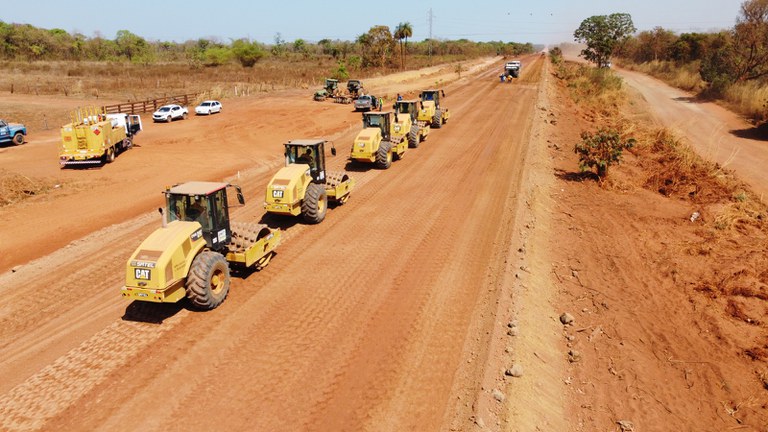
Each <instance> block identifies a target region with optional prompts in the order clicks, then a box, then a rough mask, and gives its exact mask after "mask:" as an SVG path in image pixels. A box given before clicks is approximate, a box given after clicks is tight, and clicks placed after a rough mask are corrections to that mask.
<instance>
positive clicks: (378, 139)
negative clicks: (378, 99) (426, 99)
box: [349, 111, 411, 169]
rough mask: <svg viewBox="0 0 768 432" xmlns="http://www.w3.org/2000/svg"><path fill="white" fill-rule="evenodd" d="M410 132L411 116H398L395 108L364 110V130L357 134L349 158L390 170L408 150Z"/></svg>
mask: <svg viewBox="0 0 768 432" xmlns="http://www.w3.org/2000/svg"><path fill="white" fill-rule="evenodd" d="M410 131H411V117H410V116H408V115H403V116H399V115H398V114H397V113H396V112H395V111H372V112H366V113H363V130H361V131H360V132H359V133H358V134H357V137H355V141H354V142H353V143H352V149H351V151H350V154H349V158H350V159H351V160H353V161H356V162H364V163H373V164H375V166H376V167H377V168H380V169H387V168H389V167H390V166H391V165H392V161H393V160H396V159H400V158H402V157H403V155H404V154H405V151H406V150H407V149H408V140H406V138H405V137H406V134H408V133H410Z"/></svg>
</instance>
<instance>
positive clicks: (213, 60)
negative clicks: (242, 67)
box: [203, 46, 232, 66]
mask: <svg viewBox="0 0 768 432" xmlns="http://www.w3.org/2000/svg"><path fill="white" fill-rule="evenodd" d="M231 58H232V51H230V50H229V49H227V48H226V47H218V46H215V47H211V48H208V49H206V50H205V52H204V53H203V64H204V65H206V66H221V65H223V64H226V63H227V62H228V61H229V60H230V59H231Z"/></svg>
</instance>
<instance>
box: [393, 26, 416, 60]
mask: <svg viewBox="0 0 768 432" xmlns="http://www.w3.org/2000/svg"><path fill="white" fill-rule="evenodd" d="M411 36H413V27H412V26H411V23H409V22H408V21H406V22H404V23H400V24H398V25H397V27H395V34H394V38H395V39H397V41H398V42H399V43H400V67H401V68H403V69H405V60H406V58H407V56H408V38H409V37H411ZM403 40H405V44H403Z"/></svg>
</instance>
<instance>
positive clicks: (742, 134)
mask: <svg viewBox="0 0 768 432" xmlns="http://www.w3.org/2000/svg"><path fill="white" fill-rule="evenodd" d="M617 73H618V74H619V75H620V76H621V77H623V78H624V79H625V80H626V82H627V84H629V85H630V86H632V87H633V88H634V89H635V90H637V91H639V92H640V94H642V96H643V98H645V100H646V101H647V102H648V104H649V106H650V107H651V113H652V114H653V115H654V116H655V118H656V120H657V121H658V122H659V123H660V124H662V125H664V126H667V127H669V128H671V129H672V130H675V131H676V132H677V133H678V134H679V135H680V136H683V137H685V138H686V140H687V141H688V142H690V143H691V145H692V146H693V147H694V148H695V149H696V151H697V152H698V153H699V154H700V155H702V156H704V157H706V158H708V159H711V160H713V161H715V162H718V163H719V164H720V165H721V166H723V167H725V168H728V169H732V170H734V171H736V172H737V173H738V175H739V177H740V178H741V179H742V180H744V181H745V182H747V183H748V184H749V185H750V186H751V187H752V188H753V189H754V191H755V192H757V193H758V195H762V196H768V171H767V170H766V169H765V167H766V166H767V165H768V147H767V146H766V145H765V144H766V143H765V140H764V139H760V137H759V136H758V134H757V133H756V132H755V128H754V125H752V124H750V123H748V122H747V121H745V120H744V119H742V118H740V117H739V116H738V115H736V114H734V113H732V112H730V111H728V110H726V109H725V108H723V107H721V106H719V105H717V104H715V103H713V102H699V101H696V99H695V97H694V96H693V95H692V94H690V93H687V92H684V91H682V90H680V89H676V88H674V87H670V86H668V85H666V84H664V83H663V82H661V81H659V80H657V79H655V78H653V77H649V76H647V75H644V74H641V73H638V72H633V71H629V70H624V69H618V70H617Z"/></svg>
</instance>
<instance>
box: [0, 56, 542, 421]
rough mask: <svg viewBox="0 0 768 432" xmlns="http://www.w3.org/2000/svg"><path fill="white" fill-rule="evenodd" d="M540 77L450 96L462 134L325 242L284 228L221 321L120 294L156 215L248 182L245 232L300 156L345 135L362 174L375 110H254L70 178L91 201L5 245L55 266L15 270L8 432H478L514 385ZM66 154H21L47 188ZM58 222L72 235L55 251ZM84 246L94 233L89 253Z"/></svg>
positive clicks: (169, 129)
mask: <svg viewBox="0 0 768 432" xmlns="http://www.w3.org/2000/svg"><path fill="white" fill-rule="evenodd" d="M540 66H541V60H540V59H538V58H536V60H535V61H534V60H533V58H531V62H530V66H529V67H528V68H527V69H526V71H524V74H523V77H522V78H521V79H520V80H519V81H518V82H515V83H514V84H512V85H507V86H506V87H503V88H499V87H498V86H499V84H498V83H497V82H496V81H497V79H496V75H497V73H496V72H497V70H496V69H495V68H494V69H490V70H488V71H483V72H476V73H475V74H473V75H472V76H471V79H467V78H464V79H462V80H461V81H459V82H457V83H455V84H453V85H450V86H447V87H446V93H447V95H448V97H447V98H446V100H445V102H444V104H445V105H446V106H447V107H449V108H450V110H451V111H452V112H453V117H452V118H451V120H450V121H449V122H448V124H446V125H445V126H444V127H443V128H442V129H439V130H433V131H432V134H431V135H430V136H429V139H428V140H427V141H426V142H424V143H423V144H422V145H421V146H420V147H419V148H418V149H411V150H409V151H408V152H407V153H406V154H405V158H404V159H403V160H401V161H397V162H395V163H394V164H393V166H392V168H390V169H389V170H387V171H379V170H373V169H368V168H366V167H358V166H350V167H348V168H350V170H351V171H352V174H353V175H354V176H355V177H356V178H357V181H358V187H357V189H356V190H355V191H354V193H353V195H352V197H351V199H350V201H349V202H348V203H347V204H346V205H344V206H342V207H338V208H333V209H331V210H330V211H329V213H328V216H327V218H326V220H325V221H324V222H323V223H322V224H320V225H318V226H306V225H303V224H292V223H287V224H286V223H285V222H280V223H281V224H282V225H287V232H286V241H285V243H284V244H283V245H282V246H281V247H280V249H279V252H278V256H276V257H275V259H274V260H273V261H272V263H271V264H270V266H269V267H267V269H265V270H264V271H262V272H259V273H255V274H251V275H248V276H247V277H244V278H236V279H234V281H233V284H232V290H231V292H230V296H229V298H228V299H227V301H226V302H225V303H224V304H223V305H222V307H220V308H218V309H216V310H215V311H212V312H209V313H196V312H190V311H188V310H186V309H182V308H179V307H177V306H176V305H170V306H165V307H163V306H158V305H149V307H146V306H145V305H141V304H136V305H128V304H127V303H125V302H124V301H123V300H122V299H121V298H120V297H119V295H118V291H119V287H120V285H121V283H122V279H123V272H124V265H125V260H126V257H127V256H129V254H130V252H131V251H132V250H133V249H134V248H135V247H136V245H137V244H138V243H139V242H140V241H141V239H143V238H144V237H145V236H146V235H147V234H148V233H149V232H151V230H153V229H154V228H155V227H156V226H157V225H158V218H157V216H156V214H155V213H147V211H146V209H147V208H151V207H152V206H158V205H161V204H162V203H161V199H160V198H161V196H160V194H159V191H160V190H162V188H163V187H164V186H165V185H166V184H170V183H173V182H178V181H185V180H191V179H193V178H195V179H200V178H201V177H203V178H204V179H218V178H222V177H225V176H227V175H230V174H232V173H233V172H237V171H240V176H239V180H238V181H237V182H238V183H239V184H240V185H241V186H243V189H244V192H245V194H246V197H247V198H250V200H251V201H250V203H249V204H248V205H247V206H246V207H243V208H240V209H238V210H237V211H235V212H234V214H233V219H235V220H244V221H257V220H260V219H262V217H263V210H262V209H261V205H260V203H261V195H260V194H261V193H263V192H262V190H263V188H264V185H265V184H266V182H267V180H268V178H269V176H270V175H271V174H272V172H273V171H274V170H275V168H276V167H277V166H278V165H279V164H280V157H279V152H280V144H281V143H282V142H283V141H285V140H287V139H290V138H298V137H308V136H329V137H331V138H333V139H334V142H335V144H336V146H337V148H338V149H339V153H340V155H341V156H337V157H336V158H330V161H331V162H330V163H331V166H332V167H336V168H344V166H345V164H346V161H345V160H344V159H345V158H344V154H345V152H346V149H347V148H348V143H349V142H351V140H352V137H353V136H354V132H355V131H354V129H356V128H357V127H358V126H357V125H358V122H359V114H355V113H353V112H351V110H350V109H349V107H348V106H342V105H335V104H331V103H326V104H317V103H314V102H312V101H310V100H309V98H308V97H307V95H306V94H304V93H301V94H299V93H298V92H297V93H296V94H294V95H291V94H283V95H281V97H280V98H274V97H270V98H256V99H253V100H243V101H242V102H238V103H231V104H225V107H224V109H225V113H224V114H222V115H220V116H218V115H217V116H213V117H210V118H193V119H190V120H187V121H181V122H176V123H172V124H168V125H155V127H152V128H148V129H147V131H146V132H145V133H144V134H143V136H140V139H139V140H137V141H138V142H140V143H141V147H140V148H138V149H136V150H131V151H129V152H127V153H126V154H124V155H122V156H120V157H119V158H118V160H117V161H116V162H115V163H114V164H111V165H109V166H107V167H105V168H104V169H103V171H102V172H104V174H102V172H100V171H94V172H92V174H93V177H94V178H91V179H88V180H81V178H82V174H84V172H82V171H71V172H69V171H64V172H62V173H61V174H60V175H61V176H62V177H63V178H64V179H65V180H66V179H69V180H71V179H72V178H75V177H77V178H78V181H80V182H81V183H80V184H81V186H80V187H81V188H82V189H88V190H89V193H88V194H84V193H78V192H73V193H71V195H69V196H67V194H66V193H64V192H62V193H61V194H60V195H61V196H59V195H56V194H53V195H51V196H49V197H42V198H40V200H39V201H33V202H30V203H27V204H24V205H22V206H19V207H18V208H15V209H14V210H13V211H6V212H5V213H3V217H4V219H3V220H4V223H3V225H2V229H3V230H4V231H5V232H4V233H0V234H2V235H4V236H7V237H5V238H10V239H11V241H19V242H26V244H35V245H37V244H41V245H44V246H43V248H45V249H47V250H52V251H54V252H53V253H51V254H49V255H46V256H44V257H43V258H41V259H37V260H35V261H32V262H31V263H29V264H26V265H24V266H23V267H21V268H20V269H18V271H17V272H15V273H10V272H6V273H4V274H3V275H0V287H2V288H0V289H2V290H3V295H4V297H5V301H4V302H3V304H2V306H0V324H2V325H0V352H2V356H1V358H0V394H2V396H0V419H1V420H0V422H2V423H0V424H1V426H0V428H1V429H8V430H34V429H41V428H42V429H46V430H83V429H90V430H94V429H101V430H112V429H124V430H125V429H128V430H382V429H387V430H438V429H447V428H451V427H453V428H457V429H461V430H466V428H467V427H468V425H470V424H471V422H472V419H473V418H474V413H475V411H476V409H477V408H476V407H474V406H473V405H475V404H476V403H477V404H480V405H484V404H489V402H488V400H489V398H490V396H489V390H488V388H489V386H493V385H496V386H497V387H498V388H502V389H503V382H501V381H500V377H499V375H500V374H498V371H499V370H500V368H501V367H502V364H503V360H502V358H500V354H499V352H497V351H500V349H499V348H500V347H499V346H498V344H496V343H494V342H493V339H494V338H497V337H498V334H497V333H498V331H499V330H498V329H497V327H498V326H499V323H498V322H497V319H498V316H497V315H498V314H497V312H498V310H500V308H501V307H502V306H503V305H507V306H508V303H509V302H510V300H509V299H510V295H509V294H510V293H509V290H510V289H511V284H510V283H509V280H510V279H512V278H513V277H512V273H511V271H512V270H511V268H510V265H511V264H508V263H507V261H508V254H509V251H511V250H513V247H512V242H513V241H514V239H515V238H516V236H517V232H516V226H517V225H516V223H517V221H516V215H517V213H518V210H519V208H518V206H519V205H520V201H519V199H518V193H519V189H520V187H521V183H522V181H521V179H522V178H523V175H524V173H525V170H524V169H522V167H524V166H525V160H526V154H527V153H526V151H527V146H526V144H527V142H528V138H529V130H530V127H531V121H532V120H531V119H532V118H533V116H532V114H533V112H534V109H535V106H536V98H537V85H538V82H539V76H540V75H541V68H540ZM203 125H205V126H203ZM51 142H54V140H51ZM52 147H53V144H51V143H50V142H49V143H48V144H47V145H46V143H45V142H40V143H36V144H31V145H29V146H27V147H20V148H18V149H13V150H18V151H14V152H7V153H8V154H6V155H5V156H6V157H7V158H8V159H9V160H10V162H9V163H11V164H13V166H14V167H17V169H26V170H28V171H27V172H37V175H46V173H47V172H50V171H51V170H58V167H56V166H55V165H54V164H55V160H54V161H52V162H51V163H50V165H40V164H39V161H40V160H50V159H51V153H52ZM190 155H196V156H195V157H190ZM233 159H234V160H236V162H232V160H233ZM35 160H37V161H38V162H34V161H35ZM25 164H26V165H25ZM36 170H37V171H36ZM147 170H151V171H152V172H157V173H163V174H162V175H160V174H158V175H155V176H152V177H151V178H143V177H142V173H146V172H147ZM191 172H196V173H199V175H195V176H191V175H190V174H189V173H191ZM89 174H90V172H89ZM107 175H108V176H109V181H106V180H105V179H104V177H105V176H107ZM147 180H149V181H147ZM72 183H76V182H75V181H70V182H69V184H72ZM126 194H127V195H129V196H130V197H131V198H128V199H127V198H126ZM84 196H90V197H91V198H90V199H84V198H83V197H84ZM73 197H74V198H73ZM115 210H117V212H115ZM41 212H43V213H42V214H41ZM116 213H117V215H115V214H116ZM56 214H66V215H74V214H79V215H83V216H82V218H81V219H79V220H77V222H79V223H75V224H73V220H72V219H71V218H70V217H67V218H56V217H52V216H51V215H56ZM267 221H270V219H269V218H268V219H267ZM480 221H482V222H481V223H480ZM271 222H275V221H274V220H272V221H271ZM36 225H37V226H40V225H45V226H46V227H47V229H46V232H49V233H50V232H52V231H53V232H56V231H59V232H62V231H65V232H66V234H63V235H61V236H54V237H53V238H50V239H48V238H46V237H45V236H42V237H40V236H37V237H35V236H36V234H35V228H34V227H35V226H36ZM73 226H74V228H72V227H73ZM102 226H103V227H104V228H103V229H101V230H98V231H95V232H93V231H94V228H98V227H102ZM19 232H23V233H27V234H29V236H30V237H32V238H26V239H23V240H22V239H18V238H17V237H18V233H19ZM91 232H93V233H92V234H88V233H91ZM14 233H17V234H16V235H15V236H14V235H13V234H14ZM79 233H82V234H83V235H86V234H88V235H87V236H85V237H83V238H81V239H79V240H76V241H74V242H72V239H74V238H77V236H78V234H79ZM3 247H4V248H10V249H11V250H14V251H17V250H18V249H14V248H13V247H12V244H9V243H4V244H3ZM24 253H25V254H26V255H24V256H29V257H34V256H36V255H41V254H40V251H34V252H24ZM16 258H18V256H17V257H16ZM5 264H6V265H8V261H5ZM147 321H149V322H147ZM158 322H161V323H160V324H158ZM501 348H503V347H501ZM489 370H493V371H494V372H493V373H488V371H489ZM488 410H489V412H491V411H493V410H495V412H498V411H499V407H490V406H489V408H488ZM488 418H490V417H488ZM500 418H501V417H500Z"/></svg>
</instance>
